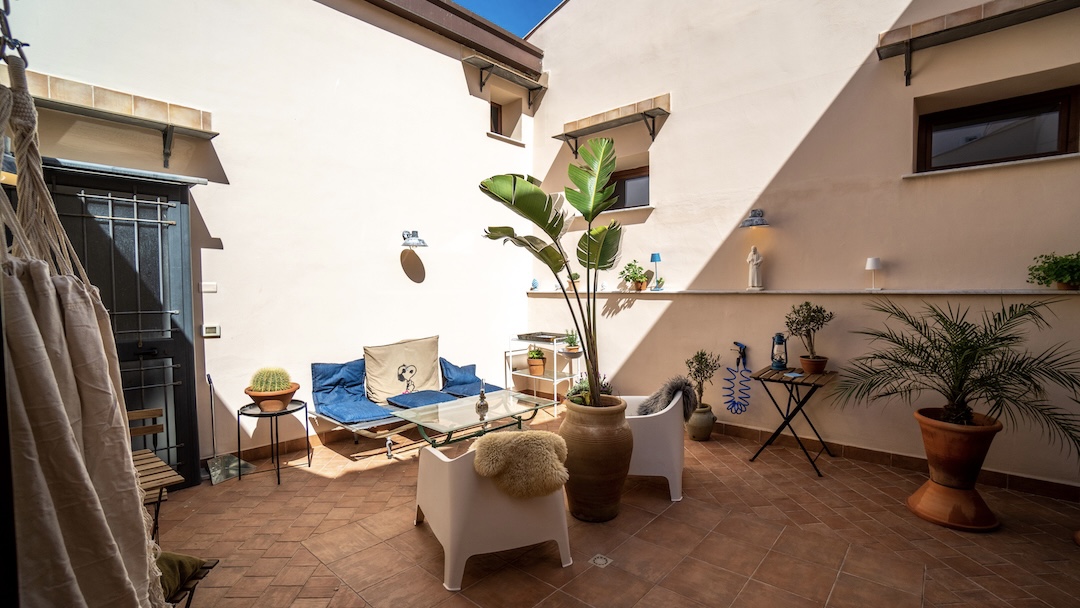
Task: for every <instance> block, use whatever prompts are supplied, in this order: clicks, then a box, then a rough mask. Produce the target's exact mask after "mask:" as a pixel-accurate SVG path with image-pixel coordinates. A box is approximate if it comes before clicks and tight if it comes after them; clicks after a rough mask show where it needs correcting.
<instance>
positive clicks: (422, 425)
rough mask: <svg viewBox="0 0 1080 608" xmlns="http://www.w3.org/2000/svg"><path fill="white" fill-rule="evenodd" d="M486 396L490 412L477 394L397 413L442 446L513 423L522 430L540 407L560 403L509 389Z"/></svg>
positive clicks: (425, 439) (424, 435)
mask: <svg viewBox="0 0 1080 608" xmlns="http://www.w3.org/2000/svg"><path fill="white" fill-rule="evenodd" d="M486 398H487V411H486V412H482V411H480V410H481V409H482V408H477V402H478V401H479V400H480V397H479V396H476V397H463V398H461V399H455V400H453V401H445V402H443V403H435V404H432V405H424V406H421V407H414V408H412V409H408V410H402V411H398V412H394V415H395V416H397V417H398V418H401V419H403V420H407V421H409V422H412V423H414V424H415V425H416V428H417V429H418V430H419V431H420V436H421V437H423V438H424V441H427V442H428V443H430V444H431V447H439V446H442V445H447V444H450V443H454V442H457V441H464V440H466V439H472V438H474V437H479V436H481V435H483V434H485V433H490V432H492V431H497V430H499V429H505V428H509V427H512V426H516V427H517V428H519V429H520V428H521V425H522V423H525V422H528V421H530V420H532V419H533V418H534V417H536V411H537V410H539V409H540V408H544V407H549V406H552V405H555V403H556V402H555V401H553V400H551V399H544V398H542V397H536V396H533V395H526V394H524V393H518V392H514V391H508V390H501V391H495V392H493V393H488V394H487V395H486ZM388 455H389V454H388Z"/></svg>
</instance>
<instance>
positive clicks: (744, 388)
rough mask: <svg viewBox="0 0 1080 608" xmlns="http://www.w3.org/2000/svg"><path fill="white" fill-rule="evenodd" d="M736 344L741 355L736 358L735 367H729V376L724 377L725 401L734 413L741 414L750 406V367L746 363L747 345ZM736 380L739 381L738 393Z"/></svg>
mask: <svg viewBox="0 0 1080 608" xmlns="http://www.w3.org/2000/svg"><path fill="white" fill-rule="evenodd" d="M735 346H737V347H739V356H738V357H736V358H735V367H729V368H727V372H728V376H727V377H726V378H724V397H725V398H726V401H725V402H724V403H725V405H726V406H727V409H728V411H729V412H731V413H732V414H741V413H743V412H745V411H746V408H747V407H749V406H750V368H749V366H748V365H747V363H746V345H745V344H743V343H741V342H736V343H735ZM732 350H734V349H732ZM736 380H738V382H739V388H738V392H737V394H736V389H735V381H736Z"/></svg>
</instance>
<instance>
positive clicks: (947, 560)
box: [160, 420, 1080, 608]
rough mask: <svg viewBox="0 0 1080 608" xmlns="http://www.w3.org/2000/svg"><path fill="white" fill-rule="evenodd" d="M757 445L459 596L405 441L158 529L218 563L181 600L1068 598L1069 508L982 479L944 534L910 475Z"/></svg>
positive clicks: (1072, 582) (475, 578) (315, 603)
mask: <svg viewBox="0 0 1080 608" xmlns="http://www.w3.org/2000/svg"><path fill="white" fill-rule="evenodd" d="M557 425H558V420H549V421H548V422H545V423H542V424H534V425H533V426H534V428H547V429H548V430H555V429H556V428H557ZM757 447H758V446H757V444H756V443H755V442H752V441H750V440H746V439H737V438H733V437H727V436H720V435H715V434H714V435H713V437H712V439H711V440H710V441H707V442H695V441H690V440H687V441H686V470H685V474H684V478H683V479H684V491H685V498H684V499H683V500H682V501H681V502H677V503H672V502H670V501H669V499H668V490H667V486H666V482H664V481H662V480H660V479H653V478H641V477H632V478H630V480H628V482H627V485H626V489H625V492H624V500H623V506H622V511H621V513H620V515H619V516H618V517H617V518H615V519H614V520H612V521H610V522H607V523H603V524H588V523H583V522H579V521H577V520H575V519H573V518H570V546H571V550H572V552H573V557H574V563H573V565H572V566H569V567H567V568H561V567H560V566H559V559H558V549H557V547H556V546H555V544H554V542H549V543H544V544H541V545H535V546H532V547H526V548H522V549H518V550H513V551H506V552H502V553H497V554H489V555H482V556H476V557H473V558H471V559H470V560H469V562H468V565H467V567H466V570H465V579H464V581H463V585H462V591H460V592H458V593H451V592H448V591H446V590H445V589H443V587H442V581H441V576H442V549H441V547H440V545H439V543H438V541H437V540H436V539H435V538H434V536H433V535H432V534H431V532H430V530H429V528H428V527H427V526H426V525H421V526H419V527H417V526H414V525H413V515H414V499H415V490H416V474H417V460H416V451H415V450H412V451H399V452H398V453H397V454H396V455H395V458H394V459H393V460H388V459H387V458H386V457H385V455H383V454H379V453H378V452H377V450H378V448H379V444H378V442H375V441H368V440H362V441H361V442H360V444H359V445H355V444H353V442H352V441H351V440H346V441H343V442H339V443H331V444H328V445H326V446H320V447H317V448H316V449H315V452H314V460H313V464H312V467H311V468H310V469H308V468H307V467H305V466H303V464H304V457H303V454H302V453H293V454H289V455H287V458H291V460H290V461H289V462H291V463H292V464H293V465H294V466H291V467H288V468H285V469H283V470H282V473H281V485H280V486H279V485H277V484H276V483H275V477H274V474H273V473H272V472H270V473H256V474H253V475H250V476H245V477H244V478H243V479H239V480H238V479H235V478H234V479H229V480H226V481H223V482H221V483H218V484H217V485H212V484H211V483H210V482H209V481H205V482H203V484H202V485H200V486H198V487H194V488H188V489H185V490H179V491H176V492H173V493H171V494H170V495H169V500H168V501H167V502H166V503H165V504H164V505H163V507H162V512H161V535H160V543H161V546H162V547H163V548H164V549H167V550H170V551H178V552H182V553H189V554H194V555H199V556H203V557H214V558H218V559H220V560H221V563H220V564H219V565H218V566H217V568H215V569H214V570H213V571H212V572H211V573H210V575H209V576H208V577H207V578H206V579H205V580H204V581H203V582H202V583H201V584H200V585H199V587H198V589H197V593H196V594H195V598H194V602H193V603H192V606H194V607H196V608H199V607H208V606H222V607H234V606H235V607H258V608H274V607H278V606H281V607H286V606H293V607H297V608H300V607H303V608H324V607H363V606H374V607H376V608H381V607H384V606H385V607H388V608H389V607H392V608H411V607H416V608H425V607H428V606H440V607H443V608H457V607H472V606H483V607H489V608H496V607H515V608H516V607H523V606H541V607H544V608H548V607H580V606H597V607H608V606H610V607H621V606H626V607H630V606H637V607H664V608H668V607H678V606H693V607H700V606H709V607H718V606H719V607H727V606H731V607H738V608H744V607H745V608H749V607H757V606H760V607H770V608H777V607H780V608H782V607H787V606H791V607H803V606H806V607H812V606H830V607H837V608H840V607H855V608H862V607H866V606H873V607H874V608H891V607H908V606H911V607H925V608H932V607H935V606H950V607H958V606H979V607H988V606H1017V607H1021V606H1022V607H1028V606H1055V607H1062V608H1064V607H1076V606H1080V547H1077V546H1076V545H1074V544H1073V542H1072V540H1071V539H1072V533H1073V531H1074V530H1075V529H1077V528H1080V505H1078V504H1075V503H1069V502H1064V501H1059V500H1053V499H1048V498H1042V497H1039V496H1034V495H1028V494H1023V493H1020V492H1014V491H1008V490H1002V489H998V488H991V487H981V488H980V491H981V492H982V494H983V496H984V498H985V499H986V500H987V502H988V503H989V504H990V506H991V508H993V509H994V510H995V512H996V513H997V514H998V515H999V517H1000V518H1001V520H1002V522H1003V526H1002V528H1001V529H1000V530H998V531H996V532H994V533H990V534H970V533H961V532H955V531H952V530H949V529H946V528H942V527H939V526H935V525H932V524H929V523H926V522H924V521H922V520H920V519H918V518H916V517H914V516H913V515H911V514H910V513H909V512H908V511H907V509H906V508H905V507H904V505H903V499H904V497H906V496H907V495H908V494H909V493H911V492H912V491H914V489H915V488H916V487H918V485H919V484H921V483H922V481H924V480H925V476H923V475H920V474H917V473H912V472H910V471H906V470H900V469H893V468H889V467H885V466H880V465H874V464H868V463H865V462H859V461H854V460H845V459H842V458H829V457H828V456H823V457H822V458H821V459H820V460H819V461H818V462H819V465H820V467H821V469H822V472H823V473H824V475H825V476H824V477H823V478H818V477H817V476H815V475H814V474H813V471H812V470H811V468H810V466H809V464H808V463H807V462H806V459H805V457H804V456H803V454H802V453H801V452H800V451H798V450H797V449H788V448H783V447H770V448H769V449H767V450H766V451H765V452H764V453H763V454H762V455H761V457H759V458H758V460H757V461H755V462H752V463H751V462H748V458H749V457H750V455H751V454H753V452H754V451H756V449H757ZM366 451H369V453H372V452H374V455H370V456H364V455H363V454H364V452H366ZM253 464H258V465H259V467H260V469H263V470H272V468H271V466H270V463H269V462H258V463H253ZM597 555H602V556H606V557H608V558H610V560H611V563H610V564H608V565H606V566H605V567H600V566H598V565H593V564H592V563H590V560H591V559H593V558H594V556H597Z"/></svg>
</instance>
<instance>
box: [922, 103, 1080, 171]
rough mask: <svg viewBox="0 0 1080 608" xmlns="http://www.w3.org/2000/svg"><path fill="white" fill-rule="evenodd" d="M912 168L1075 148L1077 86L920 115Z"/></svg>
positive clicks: (1079, 141) (1079, 145) (1078, 147)
mask: <svg viewBox="0 0 1080 608" xmlns="http://www.w3.org/2000/svg"><path fill="white" fill-rule="evenodd" d="M917 146H918V147H917V154H916V171H918V172H924V171H936V170H940V169H953V168H957V167H971V166H976V165H985V164H990V163H1000V162H1005V161H1011V160H1022V159H1027V158H1041V157H1044V156H1056V155H1060V154H1069V153H1072V152H1080V86H1075V87H1069V88H1065V89H1056V90H1053V91H1046V92H1044V93H1036V94H1034V95H1024V96H1022V97H1013V98H1010V99H1003V100H1000V101H992V102H989V103H983V104H979V105H974V106H967V107H964V108H955V109H952V110H945V111H942V112H934V113H932V114H924V115H922V116H920V117H919V130H918V142H917Z"/></svg>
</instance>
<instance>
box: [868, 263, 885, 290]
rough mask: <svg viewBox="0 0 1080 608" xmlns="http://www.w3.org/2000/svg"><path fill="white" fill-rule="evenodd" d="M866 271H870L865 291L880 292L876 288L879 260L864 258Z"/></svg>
mask: <svg viewBox="0 0 1080 608" xmlns="http://www.w3.org/2000/svg"><path fill="white" fill-rule="evenodd" d="M866 269H867V270H869V271H870V287H867V288H866V290H867V291H881V288H880V287H878V286H877V271H879V270H881V258H866Z"/></svg>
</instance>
